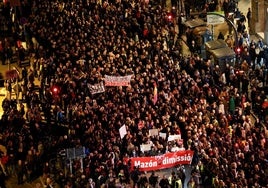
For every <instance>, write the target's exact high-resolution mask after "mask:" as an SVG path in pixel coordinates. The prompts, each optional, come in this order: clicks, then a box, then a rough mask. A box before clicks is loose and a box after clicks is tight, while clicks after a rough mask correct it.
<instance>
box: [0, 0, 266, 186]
mask: <svg viewBox="0 0 268 188" xmlns="http://www.w3.org/2000/svg"><path fill="white" fill-rule="evenodd" d="M6 6H8V5H6ZM19 10H20V11H18V12H17V14H18V17H19V18H27V21H23V23H21V22H20V21H18V23H15V24H14V25H18V27H15V28H16V29H18V31H17V32H16V34H15V36H14V38H16V40H22V41H25V42H26V43H27V51H28V53H29V54H30V64H31V66H30V68H29V69H27V68H26V69H23V70H22V76H21V78H20V81H21V83H22V89H21V92H22V94H23V98H24V102H25V103H26V107H27V108H25V107H24V104H25V103H22V102H21V103H20V104H19V107H18V104H17V103H16V100H12V99H8V98H7V99H5V100H4V101H3V103H2V107H3V111H4V114H3V116H2V118H1V126H0V130H1V131H0V132H1V133H2V134H1V139H0V144H1V145H3V146H5V147H6V149H7V151H6V153H4V155H3V156H2V158H4V157H5V156H6V157H5V159H6V158H8V160H7V162H6V163H5V169H6V170H5V171H6V172H7V174H10V175H12V174H15V173H16V174H17V177H18V184H21V183H23V182H24V181H28V182H31V181H33V180H34V179H35V178H36V177H38V176H40V175H43V176H44V177H46V178H47V182H45V183H46V184H47V185H48V186H49V184H51V178H52V177H51V175H54V177H53V179H54V180H55V181H56V182H57V183H58V184H59V185H60V186H61V187H127V186H128V185H129V184H131V183H132V182H138V185H139V186H140V187H148V186H149V184H154V185H155V186H156V185H157V184H158V182H155V181H149V179H148V178H147V177H146V176H144V174H143V173H140V172H137V170H134V171H133V172H132V171H130V169H129V164H127V163H126V162H125V161H124V160H123V158H124V157H133V156H145V155H148V154H146V153H143V152H141V149H140V145H141V144H146V143H149V142H151V143H153V148H152V149H154V150H156V152H155V154H157V153H165V152H167V151H169V152H170V151H171V148H172V146H174V145H176V144H177V143H170V142H167V140H166V139H163V138H161V137H158V136H149V134H148V133H149V129H152V128H157V129H158V130H159V131H160V132H164V133H167V135H169V134H170V135H172V134H181V137H182V138H183V141H184V143H183V146H184V148H185V149H188V150H193V151H194V153H195V154H194V159H193V162H192V168H193V170H192V178H191V180H190V181H189V182H190V183H189V186H199V184H203V186H205V187H212V186H214V187H265V186H266V185H267V184H268V182H267V180H268V177H267V174H268V172H267V169H268V167H267V166H268V163H267V157H268V152H267V138H268V132H267V122H266V120H267V119H266V115H267V114H268V105H267V103H268V101H267V100H268V99H267V98H266V91H265V90H263V88H265V87H264V84H263V83H265V81H266V76H267V75H266V72H265V68H264V67H263V66H262V64H260V63H259V64H260V66H255V67H252V64H254V65H255V61H256V58H252V56H251V55H249V53H247V50H249V48H250V46H247V43H243V44H242V45H243V52H242V53H243V54H245V55H243V56H242V55H241V62H240V63H239V65H238V66H237V67H232V66H229V65H228V64H227V65H226V71H225V72H222V71H221V69H220V68H219V66H218V65H217V64H216V62H213V61H212V60H211V59H202V58H200V56H199V55H198V54H196V53H195V54H191V55H187V56H185V55H183V54H182V51H181V43H180V40H178V39H177V33H176V30H175V26H176V20H175V17H174V18H172V19H170V17H169V12H167V10H166V9H164V8H162V7H161V6H160V5H155V4H154V6H152V5H151V3H150V2H147V1H130V0H121V1H120V0H117V1H113V0H112V1H109V2H108V1H103V2H102V3H101V4H100V3H98V2H97V1H94V0H87V1H82V0H75V1H66V2H65V1H43V0H42V1H41V0H32V1H27V2H24V3H23V5H22V7H21V8H20V9H19ZM25 10H27V11H25ZM29 11H30V12H29ZM25 14H27V15H25ZM19 20H21V19H19ZM18 33H20V35H18ZM251 43H252V44H253V45H257V44H256V43H257V41H255V42H254V41H251ZM16 44H17V43H16ZM21 53H22V54H23V53H24V52H23V51H22V52H21ZM248 56H249V57H251V59H250V58H248ZM21 57H24V56H23V55H22V56H21ZM21 60H23V59H21ZM237 68H238V69H237ZM105 75H112V76H126V75H132V78H131V82H130V86H127V87H105V92H103V93H98V94H94V95H93V94H92V93H91V92H90V85H94V84H97V83H101V82H103V78H104V76H105ZM35 79H39V81H40V87H39V88H38V89H37V87H36V85H35ZM155 86H156V87H157V91H158V93H157V100H156V101H155V94H154V88H155ZM52 88H57V91H56V92H55V91H54V90H52ZM249 88H250V89H249ZM25 109H27V110H25ZM252 110H254V111H255V112H256V114H257V118H256V120H255V121H252V114H251V111H252ZM44 120H45V121H44ZM124 124H125V125H126V129H127V134H126V136H125V137H124V138H123V139H121V138H120V135H119V128H120V127H121V126H122V125H124ZM140 125H142V126H140ZM79 147H85V148H86V150H87V152H86V157H85V158H83V162H82V163H81V160H80V159H79V160H74V161H73V163H72V172H70V171H68V170H67V171H66V170H64V169H66V164H65V162H63V161H64V160H60V161H61V162H62V163H60V162H59V163H58V166H57V167H54V168H52V167H51V164H50V160H51V159H55V158H57V157H59V155H58V154H59V152H62V151H63V149H68V148H79ZM179 147H181V146H179ZM134 151H135V152H134ZM150 154H151V153H150ZM81 165H82V167H83V168H82V169H83V170H81ZM64 167H65V168H64ZM172 175H174V176H177V175H176V174H172ZM198 175H200V178H195V177H198ZM180 177H181V176H178V177H177V178H180ZM136 180H137V181H136ZM138 180H140V181H138ZM141 180H142V181H141ZM154 180H155V179H154ZM157 181H159V182H160V183H159V185H160V186H161V187H167V186H169V185H168V184H169V183H167V182H168V180H167V177H163V178H162V177H161V178H160V179H159V180H157ZM152 182H154V183H152ZM161 182H162V183H161ZM132 184H133V183H132ZM151 186H152V185H151Z"/></svg>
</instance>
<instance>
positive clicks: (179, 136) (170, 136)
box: [168, 134, 181, 142]
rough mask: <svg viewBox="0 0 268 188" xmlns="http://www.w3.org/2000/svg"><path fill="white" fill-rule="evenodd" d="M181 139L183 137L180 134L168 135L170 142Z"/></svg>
mask: <svg viewBox="0 0 268 188" xmlns="http://www.w3.org/2000/svg"><path fill="white" fill-rule="evenodd" d="M178 139H179V140H180V139H181V135H180V134H177V135H169V137H168V142H169V141H173V140H178Z"/></svg>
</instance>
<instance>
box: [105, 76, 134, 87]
mask: <svg viewBox="0 0 268 188" xmlns="http://www.w3.org/2000/svg"><path fill="white" fill-rule="evenodd" d="M131 77H132V75H128V76H108V75H105V76H104V81H105V86H129V85H130V80H131Z"/></svg>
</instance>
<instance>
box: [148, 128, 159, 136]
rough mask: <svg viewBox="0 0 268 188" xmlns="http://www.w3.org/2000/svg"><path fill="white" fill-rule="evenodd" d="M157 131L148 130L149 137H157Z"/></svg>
mask: <svg viewBox="0 0 268 188" xmlns="http://www.w3.org/2000/svg"><path fill="white" fill-rule="evenodd" d="M158 134H159V133H158V129H149V136H158Z"/></svg>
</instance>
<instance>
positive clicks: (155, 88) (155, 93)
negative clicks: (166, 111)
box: [153, 83, 158, 104]
mask: <svg viewBox="0 0 268 188" xmlns="http://www.w3.org/2000/svg"><path fill="white" fill-rule="evenodd" d="M157 97H158V92H157V86H156V83H154V101H153V102H154V104H156V102H157Z"/></svg>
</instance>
